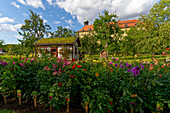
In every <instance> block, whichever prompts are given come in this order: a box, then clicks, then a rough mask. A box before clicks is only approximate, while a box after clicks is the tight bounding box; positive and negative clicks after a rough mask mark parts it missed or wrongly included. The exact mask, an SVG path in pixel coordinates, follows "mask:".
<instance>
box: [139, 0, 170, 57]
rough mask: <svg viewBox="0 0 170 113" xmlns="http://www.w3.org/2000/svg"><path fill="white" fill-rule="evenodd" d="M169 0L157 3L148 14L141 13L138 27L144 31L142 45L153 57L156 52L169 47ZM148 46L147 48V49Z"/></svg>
mask: <svg viewBox="0 0 170 113" xmlns="http://www.w3.org/2000/svg"><path fill="white" fill-rule="evenodd" d="M169 5H170V4H169V1H168V0H161V1H160V2H159V3H155V4H154V6H153V7H152V8H151V10H150V13H149V14H148V15H141V17H140V18H139V21H141V22H140V23H139V24H138V27H139V28H140V30H141V31H142V33H143V38H142V39H141V42H140V45H144V46H142V48H143V50H145V52H146V51H151V52H152V53H153V57H154V54H155V52H161V51H162V50H164V49H165V48H167V47H169V43H170V40H169V34H168V31H169V27H170V25H169V10H170V9H169V8H170V6H169ZM146 48H147V49H146Z"/></svg>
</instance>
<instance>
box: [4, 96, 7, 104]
mask: <svg viewBox="0 0 170 113" xmlns="http://www.w3.org/2000/svg"><path fill="white" fill-rule="evenodd" d="M3 97H4V103H5V104H7V100H6V96H5V95H4V96H3Z"/></svg>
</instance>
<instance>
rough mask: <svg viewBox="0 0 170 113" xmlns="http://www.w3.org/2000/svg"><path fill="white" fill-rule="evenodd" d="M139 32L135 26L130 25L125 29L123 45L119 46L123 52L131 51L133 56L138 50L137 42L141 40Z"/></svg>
mask: <svg viewBox="0 0 170 113" xmlns="http://www.w3.org/2000/svg"><path fill="white" fill-rule="evenodd" d="M140 36H141V32H140V30H139V28H137V27H131V28H130V30H128V31H127V36H125V37H124V39H123V40H122V41H123V45H122V46H123V47H122V48H121V49H122V51H124V52H132V53H133V58H134V56H135V54H136V53H137V52H138V50H139V43H140V41H141V38H140Z"/></svg>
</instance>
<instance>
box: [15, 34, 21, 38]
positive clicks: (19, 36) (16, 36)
mask: <svg viewBox="0 0 170 113" xmlns="http://www.w3.org/2000/svg"><path fill="white" fill-rule="evenodd" d="M14 37H15V38H23V36H21V35H14Z"/></svg>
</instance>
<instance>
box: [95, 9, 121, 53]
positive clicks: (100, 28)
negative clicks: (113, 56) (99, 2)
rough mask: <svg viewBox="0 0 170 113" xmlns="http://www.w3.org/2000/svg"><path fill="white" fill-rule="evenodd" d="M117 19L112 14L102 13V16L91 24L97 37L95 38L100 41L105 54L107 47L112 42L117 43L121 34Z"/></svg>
mask: <svg viewBox="0 0 170 113" xmlns="http://www.w3.org/2000/svg"><path fill="white" fill-rule="evenodd" d="M117 18H118V17H117V15H115V14H114V13H113V14H109V12H108V11H104V15H100V16H99V19H95V21H94V23H93V25H94V31H95V33H97V35H98V36H97V38H98V39H100V41H101V43H102V45H103V47H105V48H106V51H107V52H108V48H107V47H108V45H110V44H111V43H112V42H113V41H114V42H117V41H118V40H119V38H120V35H121V34H122V31H120V28H119V26H118V24H117V21H116V19H117Z"/></svg>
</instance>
